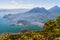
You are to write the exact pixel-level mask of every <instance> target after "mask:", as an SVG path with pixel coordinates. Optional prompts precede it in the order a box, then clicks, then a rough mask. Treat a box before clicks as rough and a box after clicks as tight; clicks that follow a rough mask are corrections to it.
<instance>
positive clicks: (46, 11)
mask: <svg viewBox="0 0 60 40" xmlns="http://www.w3.org/2000/svg"><path fill="white" fill-rule="evenodd" d="M27 13H49V12H48V10H46V9H45V8H43V7H42V8H39V7H36V8H33V9H31V10H30V11H28V12H27Z"/></svg>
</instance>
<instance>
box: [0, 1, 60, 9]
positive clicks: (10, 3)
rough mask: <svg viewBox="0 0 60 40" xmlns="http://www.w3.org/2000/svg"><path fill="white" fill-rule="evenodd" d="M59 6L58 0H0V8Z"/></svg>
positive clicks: (47, 7)
mask: <svg viewBox="0 0 60 40" xmlns="http://www.w3.org/2000/svg"><path fill="white" fill-rule="evenodd" d="M56 5H57V6H60V0H0V9H16V8H34V7H45V8H46V9H49V8H51V7H53V6H56Z"/></svg>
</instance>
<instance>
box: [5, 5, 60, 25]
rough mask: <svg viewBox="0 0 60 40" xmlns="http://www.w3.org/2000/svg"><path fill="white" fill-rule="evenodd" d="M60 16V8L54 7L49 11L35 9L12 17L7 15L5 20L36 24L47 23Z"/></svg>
mask: <svg viewBox="0 0 60 40" xmlns="http://www.w3.org/2000/svg"><path fill="white" fill-rule="evenodd" d="M58 15H60V7H58V6H54V7H52V8H51V9H49V10H47V9H45V8H39V7H36V8H33V9H31V10H29V11H27V12H25V13H21V14H20V13H17V14H12V15H5V16H4V18H7V19H8V20H11V21H12V20H13V21H14V20H15V19H17V20H26V21H29V22H30V23H33V22H35V23H36V24H37V23H39V25H40V24H41V23H44V22H46V21H47V20H49V19H55V17H56V16H58Z"/></svg>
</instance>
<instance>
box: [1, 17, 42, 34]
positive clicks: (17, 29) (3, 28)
mask: <svg viewBox="0 0 60 40" xmlns="http://www.w3.org/2000/svg"><path fill="white" fill-rule="evenodd" d="M24 28H28V29H29V30H43V28H42V27H37V26H34V25H29V26H26V25H22V26H11V25H10V23H9V22H8V21H7V20H5V19H3V18H0V34H1V33H6V32H9V33H16V32H20V31H21V29H24Z"/></svg>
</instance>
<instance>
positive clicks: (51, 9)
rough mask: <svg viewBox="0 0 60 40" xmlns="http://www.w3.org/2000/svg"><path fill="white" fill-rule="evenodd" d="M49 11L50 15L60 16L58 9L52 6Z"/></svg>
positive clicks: (59, 8)
mask: <svg viewBox="0 0 60 40" xmlns="http://www.w3.org/2000/svg"><path fill="white" fill-rule="evenodd" d="M49 11H50V12H51V13H55V14H60V7H58V6H54V7H52V8H50V9H49Z"/></svg>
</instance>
